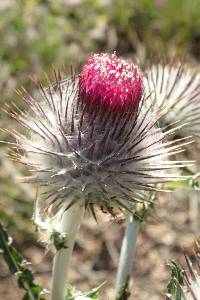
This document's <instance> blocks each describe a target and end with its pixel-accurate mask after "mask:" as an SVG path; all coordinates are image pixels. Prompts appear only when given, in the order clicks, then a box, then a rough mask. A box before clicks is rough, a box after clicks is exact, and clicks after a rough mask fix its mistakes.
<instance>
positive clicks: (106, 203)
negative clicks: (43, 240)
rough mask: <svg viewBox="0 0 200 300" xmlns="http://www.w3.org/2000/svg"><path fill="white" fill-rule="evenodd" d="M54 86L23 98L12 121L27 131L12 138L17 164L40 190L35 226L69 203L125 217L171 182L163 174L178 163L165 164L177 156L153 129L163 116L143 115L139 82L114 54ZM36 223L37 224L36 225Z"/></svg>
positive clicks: (131, 66) (140, 77) (93, 59)
mask: <svg viewBox="0 0 200 300" xmlns="http://www.w3.org/2000/svg"><path fill="white" fill-rule="evenodd" d="M55 77H56V80H55V82H54V83H53V84H50V85H49V86H48V87H47V88H44V87H43V86H42V85H40V87H39V89H38V95H35V96H34V97H32V96H31V95H29V94H28V93H24V95H23V99H24V101H25V103H26V104H28V108H29V110H25V111H24V112H21V113H19V112H17V113H13V117H14V118H16V119H17V120H18V122H19V123H20V124H21V125H22V126H24V127H25V128H26V129H27V130H26V133H25V135H22V134H19V133H14V136H15V137H16V139H17V143H16V145H15V146H17V147H18V148H19V149H20V150H22V151H20V152H19V153H17V155H16V156H15V158H16V159H18V160H20V162H22V163H24V164H26V165H27V166H28V167H29V169H30V171H31V172H33V176H32V177H30V178H29V181H31V182H35V183H37V184H38V185H39V186H41V187H42V191H39V200H38V202H37V207H38V210H37V213H36V222H37V223H39V224H41V223H42V222H43V221H45V222H47V220H48V221H49V222H50V223H51V225H52V224H53V220H54V217H56V216H58V215H61V214H62V213H63V212H64V211H66V210H67V209H68V208H69V207H71V206H72V205H73V204H75V203H82V204H83V205H84V206H85V207H86V208H90V209H91V210H92V211H93V212H94V205H97V206H98V207H103V208H104V209H105V210H107V211H109V212H110V213H111V214H112V213H113V207H114V208H119V209H121V210H124V209H127V210H129V211H131V209H132V205H133V203H134V202H135V201H142V202H143V201H145V198H144V196H143V194H142V191H146V190H147V191H149V190H156V189H157V187H156V186H155V184H157V183H162V182H165V181H168V180H172V179H173V178H174V177H173V175H169V174H167V173H165V171H166V170H167V169H171V168H172V167H173V166H174V165H175V164H176V163H174V162H172V161H168V159H167V156H168V155H170V154H174V153H176V152H178V151H181V149H180V144H178V145H177V142H178V141H176V140H175V141H172V142H167V141H165V139H166V137H167V135H168V134H171V133H172V131H171V130H170V131H167V132H165V133H163V132H162V130H160V129H159V128H158V127H157V122H158V120H159V119H160V117H161V116H162V110H160V109H159V110H157V111H156V112H155V113H153V114H152V113H151V110H152V105H149V107H148V108H147V109H146V108H145V109H144V107H143V106H144V105H143V104H144V102H145V101H146V99H145V96H144V95H143V74H142V73H141V71H140V70H139V69H138V67H137V66H135V65H134V64H130V63H128V62H127V61H125V60H123V59H122V58H118V57H117V55H116V54H115V53H114V54H105V53H102V54H94V55H91V57H90V58H89V60H88V62H87V63H86V65H85V66H84V67H83V68H82V71H81V73H80V75H79V76H71V77H70V78H67V79H64V80H61V76H60V74H56V76H55ZM41 221H42V222H41Z"/></svg>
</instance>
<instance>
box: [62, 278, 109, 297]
mask: <svg viewBox="0 0 200 300" xmlns="http://www.w3.org/2000/svg"><path fill="white" fill-rule="evenodd" d="M104 284H105V282H103V283H102V284H101V285H100V286H98V287H96V288H94V289H92V290H91V291H89V292H85V293H84V292H80V291H77V290H76V289H75V288H73V287H72V288H67V290H66V299H67V300H78V299H79V300H100V299H99V297H98V292H99V290H100V288H101V287H102V286H103V285H104Z"/></svg>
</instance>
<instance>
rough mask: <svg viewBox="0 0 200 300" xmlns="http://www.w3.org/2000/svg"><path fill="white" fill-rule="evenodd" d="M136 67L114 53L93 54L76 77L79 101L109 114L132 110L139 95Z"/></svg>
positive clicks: (141, 84)
mask: <svg viewBox="0 0 200 300" xmlns="http://www.w3.org/2000/svg"><path fill="white" fill-rule="evenodd" d="M142 81H143V75H142V73H141V72H140V71H139V69H138V67H137V66H135V65H134V64H130V63H128V62H127V61H125V60H124V59H122V58H118V57H117V55H116V53H113V54H107V53H101V54H93V55H92V56H91V57H90V58H89V60H88V62H87V64H86V65H85V66H84V67H83V69H82V72H81V74H80V86H79V89H80V98H81V101H83V102H86V103H88V104H95V105H98V106H100V107H101V108H102V107H105V108H106V109H109V111H111V112H112V111H115V110H117V111H118V110H120V111H121V110H123V111H124V110H128V109H135V108H136V107H137V106H138V104H139V102H140V100H141V97H142V94H143V82H142Z"/></svg>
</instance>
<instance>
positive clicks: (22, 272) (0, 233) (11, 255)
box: [0, 223, 45, 300]
mask: <svg viewBox="0 0 200 300" xmlns="http://www.w3.org/2000/svg"><path fill="white" fill-rule="evenodd" d="M0 251H1V253H2V254H3V257H4V259H5V261H6V263H7V265H8V267H9V270H10V272H11V273H12V274H14V275H16V277H17V282H18V286H19V288H21V289H24V290H25V295H24V297H23V300H45V298H44V297H43V296H42V294H44V292H45V291H44V289H43V288H42V287H41V286H39V285H37V284H35V283H34V275H33V273H32V271H31V270H29V269H27V268H25V265H26V264H27V261H26V260H25V259H24V258H23V257H22V255H21V254H20V253H19V252H18V251H17V250H16V249H15V248H14V247H13V246H12V238H11V237H10V236H9V235H8V233H7V231H6V229H5V228H4V226H3V224H2V223H0Z"/></svg>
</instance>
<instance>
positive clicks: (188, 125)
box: [144, 61, 200, 138]
mask: <svg viewBox="0 0 200 300" xmlns="http://www.w3.org/2000/svg"><path fill="white" fill-rule="evenodd" d="M144 85H145V90H146V91H147V93H152V97H153V98H154V99H155V105H154V109H155V108H156V107H157V108H159V107H163V106H164V107H166V108H167V114H165V115H163V117H162V118H161V119H160V122H161V125H163V126H166V125H170V124H174V123H178V122H179V123H180V124H185V125H184V126H183V127H182V128H181V130H180V132H179V135H181V136H183V137H185V136H188V135H192V136H193V137H197V138H199V137H200V123H199V119H200V101H199V100H200V75H199V73H198V72H196V71H194V70H192V69H191V68H189V67H188V66H187V65H186V64H183V63H181V62H174V61H171V62H170V63H169V64H165V63H158V64H153V65H151V66H150V67H148V68H146V71H145V78H144Z"/></svg>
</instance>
